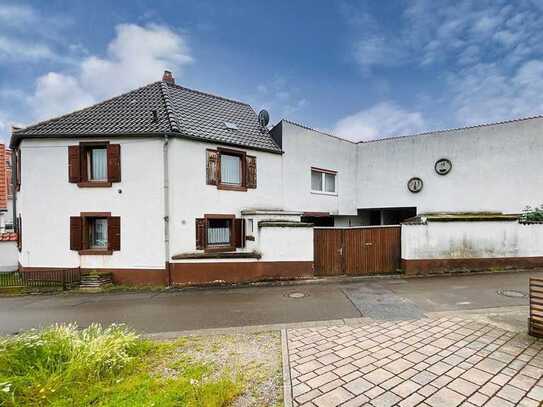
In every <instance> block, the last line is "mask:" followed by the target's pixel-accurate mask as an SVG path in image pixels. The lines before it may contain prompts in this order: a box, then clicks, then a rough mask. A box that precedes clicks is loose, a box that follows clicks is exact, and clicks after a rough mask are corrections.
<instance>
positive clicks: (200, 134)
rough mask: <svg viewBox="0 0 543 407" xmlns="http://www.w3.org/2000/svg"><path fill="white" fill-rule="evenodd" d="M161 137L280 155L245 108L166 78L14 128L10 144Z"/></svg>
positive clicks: (271, 140) (251, 110)
mask: <svg viewBox="0 0 543 407" xmlns="http://www.w3.org/2000/svg"><path fill="white" fill-rule="evenodd" d="M225 123H228V126H227V125H226V124H225ZM232 125H234V126H232ZM236 127H237V128H236ZM164 134H169V135H171V136H176V137H186V138H190V139H195V140H202V141H206V142H212V143H217V144H226V145H233V146H240V147H246V148H252V149H257V150H264V151H270V152H277V153H280V152H281V149H280V147H279V146H277V144H276V143H275V142H274V141H273V139H272V137H271V136H270V134H269V132H268V130H267V129H266V128H262V127H261V126H260V124H259V122H258V118H257V115H256V113H255V111H254V110H253V109H252V107H251V106H249V105H248V104H246V103H242V102H237V101H234V100H230V99H226V98H223V97H219V96H215V95H211V94H208V93H203V92H199V91H196V90H192V89H188V88H185V87H182V86H179V85H176V84H175V83H172V81H166V80H162V81H159V82H154V83H151V84H149V85H147V86H144V87H142V88H139V89H136V90H133V91H131V92H128V93H125V94H123V95H120V96H117V97H114V98H112V99H109V100H106V101H104V102H101V103H98V104H96V105H93V106H90V107H88V108H85V109H82V110H78V111H76V112H73V113H69V114H66V115H64V116H60V117H57V118H54V119H51V120H47V121H44V122H41V123H37V124H34V125H31V126H29V127H26V128H23V129H20V130H16V131H14V133H13V135H12V139H11V146H12V147H16V146H17V145H18V144H19V142H20V141H21V140H22V139H24V138H47V137H73V136H76V137H77V136H78V137H96V136H149V135H157V136H162V135H164Z"/></svg>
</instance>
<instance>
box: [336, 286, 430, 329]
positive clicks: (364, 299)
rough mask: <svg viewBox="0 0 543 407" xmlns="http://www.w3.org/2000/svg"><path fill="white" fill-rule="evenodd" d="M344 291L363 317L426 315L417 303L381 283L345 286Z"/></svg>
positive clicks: (407, 318) (400, 318)
mask: <svg viewBox="0 0 543 407" xmlns="http://www.w3.org/2000/svg"><path fill="white" fill-rule="evenodd" d="M342 291H343V293H344V294H345V295H346V296H347V297H348V298H349V300H351V302H352V303H353V305H354V306H355V307H356V308H357V309H358V311H360V313H361V314H362V316H363V317H368V318H372V319H380V320H389V321H396V320H410V319H419V318H424V316H425V315H424V313H423V312H422V311H421V310H420V309H419V308H418V307H417V305H416V304H415V303H413V302H412V301H410V300H408V299H407V298H403V297H400V296H398V295H396V294H394V293H393V292H392V291H390V290H388V289H386V288H384V287H383V286H381V285H379V284H364V285H359V286H349V287H343V288H342Z"/></svg>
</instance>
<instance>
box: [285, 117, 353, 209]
mask: <svg viewBox="0 0 543 407" xmlns="http://www.w3.org/2000/svg"><path fill="white" fill-rule="evenodd" d="M282 126H283V132H282V140H283V147H282V148H283V151H284V154H283V164H282V177H283V183H284V184H283V196H284V202H285V209H287V210H293V211H302V212H303V211H307V212H329V213H330V214H333V215H338V214H341V215H356V214H357V211H356V189H357V182H356V172H357V171H356V169H357V165H356V162H357V146H356V144H354V143H352V142H350V141H346V140H342V139H339V138H336V137H332V136H329V135H326V134H323V133H320V132H318V131H315V130H311V129H307V128H304V127H301V126H299V125H296V124H293V123H289V122H288V121H283V122H282ZM311 167H317V168H322V169H326V170H333V171H337V175H336V191H337V194H336V195H327V194H318V193H313V192H311Z"/></svg>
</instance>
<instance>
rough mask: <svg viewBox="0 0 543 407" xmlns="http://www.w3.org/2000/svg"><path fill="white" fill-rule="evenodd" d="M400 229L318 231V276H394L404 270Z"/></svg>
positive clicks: (315, 244) (316, 234) (316, 237)
mask: <svg viewBox="0 0 543 407" xmlns="http://www.w3.org/2000/svg"><path fill="white" fill-rule="evenodd" d="M400 237H401V228H400V226H365V227H353V228H315V230H314V257H315V259H314V261H315V263H314V264H315V275H318V276H337V275H342V274H347V275H367V274H382V273H393V272H395V271H397V270H398V269H399V268H400V257H401V239H400Z"/></svg>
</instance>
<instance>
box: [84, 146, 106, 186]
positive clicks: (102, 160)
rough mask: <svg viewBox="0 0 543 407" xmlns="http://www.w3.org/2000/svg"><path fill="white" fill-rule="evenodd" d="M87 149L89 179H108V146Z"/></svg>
mask: <svg viewBox="0 0 543 407" xmlns="http://www.w3.org/2000/svg"><path fill="white" fill-rule="evenodd" d="M86 150H87V151H86V155H87V157H86V159H87V174H88V178H89V181H107V149H106V147H105V146H103V147H89V148H87V149H86Z"/></svg>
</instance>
